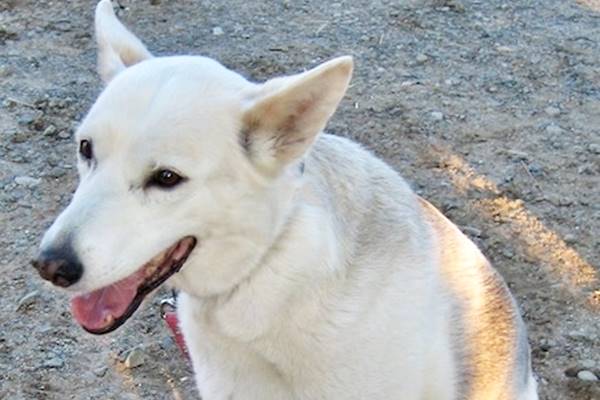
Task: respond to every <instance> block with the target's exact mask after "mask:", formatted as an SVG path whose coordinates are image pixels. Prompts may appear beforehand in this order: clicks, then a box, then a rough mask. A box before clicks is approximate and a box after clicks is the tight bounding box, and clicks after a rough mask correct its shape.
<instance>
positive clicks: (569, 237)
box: [563, 233, 592, 368]
mask: <svg viewBox="0 0 600 400" xmlns="http://www.w3.org/2000/svg"><path fill="white" fill-rule="evenodd" d="M563 240H564V242H565V243H567V244H573V243H576V242H577V236H575V235H573V234H572V233H567V234H566V235H565V236H564V237H563ZM586 368H592V367H586Z"/></svg>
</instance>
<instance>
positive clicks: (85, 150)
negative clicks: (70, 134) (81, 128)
mask: <svg viewBox="0 0 600 400" xmlns="http://www.w3.org/2000/svg"><path fill="white" fill-rule="evenodd" d="M79 154H81V157H83V158H85V159H86V160H91V159H92V157H94V151H93V150H92V142H90V141H89V140H87V139H83V140H82V141H81V142H79Z"/></svg>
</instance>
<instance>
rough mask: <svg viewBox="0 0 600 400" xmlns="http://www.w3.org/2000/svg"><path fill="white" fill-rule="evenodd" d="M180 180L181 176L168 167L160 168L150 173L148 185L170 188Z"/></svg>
mask: <svg viewBox="0 0 600 400" xmlns="http://www.w3.org/2000/svg"><path fill="white" fill-rule="evenodd" d="M182 180H183V178H182V177H181V176H180V175H178V174H177V173H175V172H173V171H171V170H168V169H161V170H158V171H156V172H155V173H154V175H152V179H151V180H150V182H149V183H150V185H156V186H159V187H162V188H170V187H173V186H175V185H177V184H178V183H180V182H181V181H182Z"/></svg>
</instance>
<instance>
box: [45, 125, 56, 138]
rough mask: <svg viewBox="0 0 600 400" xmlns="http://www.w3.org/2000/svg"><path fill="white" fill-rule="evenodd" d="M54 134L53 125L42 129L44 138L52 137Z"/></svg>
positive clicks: (54, 128)
mask: <svg viewBox="0 0 600 400" xmlns="http://www.w3.org/2000/svg"><path fill="white" fill-rule="evenodd" d="M55 133H56V127H55V126H54V125H48V127H47V128H46V129H44V133H43V135H44V136H52V135H54V134H55Z"/></svg>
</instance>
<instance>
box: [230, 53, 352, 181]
mask: <svg viewBox="0 0 600 400" xmlns="http://www.w3.org/2000/svg"><path fill="white" fill-rule="evenodd" d="M352 68H353V62H352V57H339V58H336V59H334V60H331V61H329V62H326V63H324V64H322V65H320V66H318V67H316V68H314V69H312V70H310V71H307V72H305V73H302V74H298V75H294V76H289V77H284V78H276V79H272V80H270V81H267V82H266V83H265V84H264V85H262V86H260V87H259V90H258V92H255V93H253V94H252V95H251V97H250V99H249V102H248V105H247V107H246V109H245V111H244V114H243V122H242V123H243V130H242V137H241V139H240V140H241V143H242V146H243V147H244V148H245V150H246V151H247V153H248V155H249V157H250V159H251V160H252V161H253V162H254V164H255V165H256V166H257V167H259V168H260V169H261V170H263V171H264V172H267V173H270V174H276V173H277V172H278V171H279V170H280V169H281V168H282V167H283V166H285V165H287V164H289V163H291V162H293V161H294V160H296V159H298V158H300V157H301V156H302V155H303V154H304V153H305V152H306V151H307V150H308V149H309V148H310V146H311V145H312V143H313V142H314V140H315V138H316V137H317V135H318V134H319V133H320V132H321V130H322V129H323V128H324V127H325V124H326V123H327V120H328V119H329V118H330V117H331V116H332V115H333V113H334V111H335V109H336V108H337V105H338V103H339V102H340V100H341V99H342V97H343V96H344V93H345V92H346V89H347V87H348V83H349V82H350V77H351V75H352Z"/></svg>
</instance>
